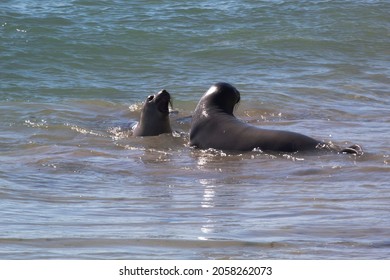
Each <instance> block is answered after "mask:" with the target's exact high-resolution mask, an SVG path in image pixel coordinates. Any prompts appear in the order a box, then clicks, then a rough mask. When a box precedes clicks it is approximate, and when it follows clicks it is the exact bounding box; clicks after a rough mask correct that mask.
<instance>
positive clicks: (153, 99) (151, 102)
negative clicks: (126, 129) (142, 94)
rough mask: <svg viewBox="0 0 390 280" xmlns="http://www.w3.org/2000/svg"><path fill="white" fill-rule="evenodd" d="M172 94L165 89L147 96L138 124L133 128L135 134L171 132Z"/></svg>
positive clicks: (151, 134)
mask: <svg viewBox="0 0 390 280" xmlns="http://www.w3.org/2000/svg"><path fill="white" fill-rule="evenodd" d="M169 105H171V106H172V103H171V95H170V94H169V92H168V91H166V90H165V89H163V90H161V91H160V92H159V93H157V94H155V95H149V96H148V98H146V101H145V103H144V104H143V107H142V110H141V117H140V120H139V122H138V124H137V125H136V126H135V127H134V128H133V136H156V135H159V134H163V133H171V132H172V129H171V124H170V122H169Z"/></svg>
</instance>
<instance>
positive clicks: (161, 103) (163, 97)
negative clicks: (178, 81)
mask: <svg viewBox="0 0 390 280" xmlns="http://www.w3.org/2000/svg"><path fill="white" fill-rule="evenodd" d="M154 102H155V103H156V105H157V108H158V110H159V111H160V112H162V113H166V114H168V113H169V105H170V106H171V108H172V101H171V95H170V94H169V92H168V91H166V90H165V89H163V90H161V91H160V92H159V93H157V94H156V95H155V96H154Z"/></svg>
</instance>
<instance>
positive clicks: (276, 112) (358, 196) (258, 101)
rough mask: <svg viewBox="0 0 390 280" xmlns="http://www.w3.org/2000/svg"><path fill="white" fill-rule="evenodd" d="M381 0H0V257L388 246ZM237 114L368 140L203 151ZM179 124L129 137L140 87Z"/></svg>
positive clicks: (342, 251)
mask: <svg viewBox="0 0 390 280" xmlns="http://www.w3.org/2000/svg"><path fill="white" fill-rule="evenodd" d="M389 8H390V5H389V3H388V2H387V1H341V2H338V1H301V2H299V3H296V1H241V2H239V3H236V2H235V1H212V2H210V1H200V2H199V1H196V2H195V1H187V2H186V3H181V2H180V1H176V2H175V1H173V2H172V1H160V2H156V1H142V2H138V1H136V2H132V4H131V5H130V4H128V3H127V2H126V1H121V0H117V1H104V2H102V1H88V0H83V1H61V2H60V3H57V2H50V1H49V3H45V4H43V5H42V3H41V2H40V1H36V0H30V1H5V2H4V1H3V2H2V3H1V4H0V33H1V38H2V40H0V53H1V59H0V63H1V67H0V74H1V83H0V91H1V95H0V112H1V119H2V121H1V122H0V129H1V133H0V211H1V213H2V215H1V217H0V258H1V259H388V258H389V257H390V253H389V252H390V250H389V247H390V234H389V232H390V220H389V218H388V216H389V215H388V213H389V210H390V206H389V205H390V194H389V187H390V185H389V179H390V177H389V161H390V159H389V157H390V149H389V147H388V144H389V142H390V141H389V138H390V137H389V133H388V128H389V124H390V114H389V112H390V111H389V108H390V107H389V105H390V99H389V91H388V88H389V81H390V79H389V73H390V63H389V58H390V56H389V55H390V53H389V48H388V46H389V38H390V37H389V33H390V22H389V19H388V15H387V14H388V13H387V11H388V10H389ZM217 81H227V82H230V83H232V84H234V85H235V86H236V87H237V88H238V89H239V90H240V92H241V100H242V101H241V104H240V106H239V107H238V108H237V111H236V115H237V117H239V118H241V119H243V120H244V121H246V122H248V123H251V124H252V125H256V126H261V127H266V128H270V129H284V130H291V131H296V132H300V133H303V134H306V135H309V136H312V137H314V138H317V139H319V140H323V141H326V142H332V143H334V144H335V145H339V146H347V145H350V144H353V143H358V144H360V145H362V146H363V148H364V151H365V153H364V155H362V156H351V155H338V154H335V153H330V154H267V153H262V152H259V151H258V152H250V153H229V152H223V151H213V150H208V151H201V150H195V149H192V148H191V147H189V146H188V130H189V128H190V116H191V113H192V111H193V110H194V108H195V106H196V104H197V102H198V100H199V98H200V97H201V95H202V94H203V92H205V91H206V90H207V89H208V87H209V86H211V85H212V84H213V83H214V82H217ZM162 88H165V89H167V90H168V91H169V92H170V93H171V94H172V96H173V98H174V100H173V112H172V114H171V123H172V127H173V129H174V130H175V133H174V134H173V135H160V136H158V137H148V138H134V137H132V136H131V127H132V125H134V124H135V123H136V121H137V120H138V117H139V113H140V109H141V106H142V102H143V101H144V100H145V98H146V97H147V96H148V95H149V94H152V93H155V92H157V91H159V90H160V89H162Z"/></svg>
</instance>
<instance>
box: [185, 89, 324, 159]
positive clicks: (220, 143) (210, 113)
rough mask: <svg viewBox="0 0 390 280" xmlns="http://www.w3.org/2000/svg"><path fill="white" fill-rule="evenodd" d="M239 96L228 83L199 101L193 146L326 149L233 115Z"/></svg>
mask: <svg viewBox="0 0 390 280" xmlns="http://www.w3.org/2000/svg"><path fill="white" fill-rule="evenodd" d="M239 101H240V92H239V91H238V90H237V89H236V88H235V87H233V86H232V85H230V84H228V83H217V84H214V85H213V86H212V87H211V88H210V89H209V90H208V91H207V92H206V93H205V94H204V95H203V96H202V98H201V99H200V101H199V103H198V105H197V107H196V109H195V112H194V115H193V118H192V123H191V130H190V145H191V146H194V147H197V148H201V149H208V148H214V149H221V150H235V151H251V150H253V149H256V148H258V149H260V150H262V151H277V152H298V151H308V150H315V149H316V148H317V147H320V146H321V145H324V143H322V142H321V141H317V140H315V139H313V138H311V137H308V136H305V135H302V134H299V133H295V132H289V131H281V130H267V129H261V128H258V127H255V126H252V125H249V124H246V123H244V122H243V121H241V120H239V119H237V118H236V117H235V116H234V115H233V109H234V107H235V105H236V104H237V103H238V102H239Z"/></svg>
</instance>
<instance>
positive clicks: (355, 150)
mask: <svg viewBox="0 0 390 280" xmlns="http://www.w3.org/2000/svg"><path fill="white" fill-rule="evenodd" d="M340 153H342V154H354V155H358V156H361V155H363V154H364V152H363V149H362V147H361V146H360V145H358V144H354V145H352V146H349V147H348V148H345V149H342V150H341V151H340Z"/></svg>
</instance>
